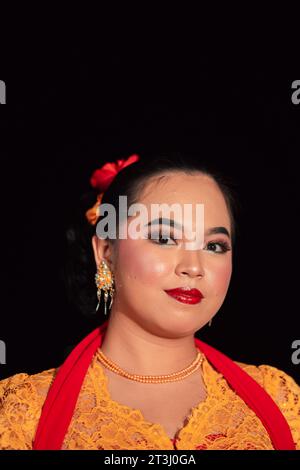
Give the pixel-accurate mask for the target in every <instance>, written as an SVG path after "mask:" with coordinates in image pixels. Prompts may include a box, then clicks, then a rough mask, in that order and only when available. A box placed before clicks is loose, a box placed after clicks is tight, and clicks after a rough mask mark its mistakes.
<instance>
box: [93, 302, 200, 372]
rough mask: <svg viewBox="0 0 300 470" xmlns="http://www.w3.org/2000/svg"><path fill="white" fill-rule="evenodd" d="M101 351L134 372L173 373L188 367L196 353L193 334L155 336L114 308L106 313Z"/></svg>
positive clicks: (125, 368) (120, 365)
mask: <svg viewBox="0 0 300 470" xmlns="http://www.w3.org/2000/svg"><path fill="white" fill-rule="evenodd" d="M101 350H102V351H103V353H104V354H105V355H106V356H107V357H108V358H109V359H110V360H111V361H113V362H114V363H116V364H117V365H118V366H119V367H121V368H122V369H124V370H125V371H127V372H129V373H132V374H138V375H164V374H171V373H173V372H177V371H179V370H181V369H184V368H185V367H187V366H189V365H190V364H191V363H192V362H193V361H194V360H195V358H196V355H197V352H198V349H197V348H196V346H195V341H194V335H189V336H186V337H183V338H167V337H163V336H158V335H157V334H154V333H152V332H149V331H148V330H146V329H145V328H143V327H142V326H141V325H139V324H137V323H136V322H135V321H134V320H132V319H131V318H129V317H128V316H126V315H125V314H124V313H121V312H119V311H116V310H112V311H111V313H110V318H109V321H108V326H107V330H106V333H105V337H104V339H103V342H102V345H101Z"/></svg>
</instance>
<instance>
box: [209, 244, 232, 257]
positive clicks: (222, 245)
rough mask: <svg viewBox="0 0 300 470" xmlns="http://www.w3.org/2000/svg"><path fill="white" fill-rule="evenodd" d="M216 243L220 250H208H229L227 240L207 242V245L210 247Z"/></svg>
mask: <svg viewBox="0 0 300 470" xmlns="http://www.w3.org/2000/svg"><path fill="white" fill-rule="evenodd" d="M217 245H219V247H221V250H219V251H215V250H208V251H213V252H214V253H219V254H222V253H226V251H230V250H231V248H230V246H229V244H228V243H227V242H224V241H215V242H208V244H207V247H211V246H212V247H215V246H217Z"/></svg>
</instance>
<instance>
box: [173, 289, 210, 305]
mask: <svg viewBox="0 0 300 470" xmlns="http://www.w3.org/2000/svg"><path fill="white" fill-rule="evenodd" d="M165 292H166V293H167V294H168V295H170V296H171V297H174V299H176V300H178V301H179V302H183V303H185V304H198V303H199V302H201V300H202V299H203V297H204V296H203V294H202V293H201V292H200V291H199V290H198V289H187V288H184V287H179V288H177V289H168V290H165Z"/></svg>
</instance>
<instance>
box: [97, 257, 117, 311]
mask: <svg viewBox="0 0 300 470" xmlns="http://www.w3.org/2000/svg"><path fill="white" fill-rule="evenodd" d="M95 282H96V286H97V298H98V305H97V307H96V312H97V310H98V308H99V305H100V300H101V292H102V290H103V291H104V302H105V303H104V315H106V314H107V308H106V304H107V299H108V294H110V299H111V300H110V305H109V310H110V308H111V306H112V303H113V298H114V292H115V289H114V276H113V273H112V272H111V270H110V269H109V267H108V266H107V264H106V262H105V261H104V260H102V261H101V263H100V265H99V266H98V269H97V274H96V275H95Z"/></svg>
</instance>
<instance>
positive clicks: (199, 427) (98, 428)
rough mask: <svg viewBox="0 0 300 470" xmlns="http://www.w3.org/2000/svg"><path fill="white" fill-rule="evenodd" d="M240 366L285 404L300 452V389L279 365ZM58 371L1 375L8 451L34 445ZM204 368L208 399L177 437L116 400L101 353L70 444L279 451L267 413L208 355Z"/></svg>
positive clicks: (0, 409)
mask: <svg viewBox="0 0 300 470" xmlns="http://www.w3.org/2000/svg"><path fill="white" fill-rule="evenodd" d="M238 365H240V366H241V367H243V368H244V370H245V371H246V372H247V373H248V374H249V375H251V376H252V377H253V378H254V379H255V380H256V381H257V382H258V383H259V384H260V385H262V386H263V387H264V388H265V390H266V391H267V392H268V393H269V394H270V395H271V396H272V398H273V399H274V400H275V402H276V403H277V404H278V406H279V407H280V409H281V411H282V412H283V414H284V415H285V417H286V419H287V421H288V423H289V425H290V428H291V432H292V435H293V439H294V442H295V444H296V448H297V449H298V450H300V387H299V386H298V385H297V384H296V383H295V381H294V380H293V379H292V378H291V377H289V376H288V375H287V374H285V373H284V372H283V371H280V370H278V369H277V368H275V367H271V366H268V365H261V366H258V367H257V366H253V365H247V364H242V363H238ZM56 372H57V369H50V370H47V371H43V372H41V373H39V374H35V375H28V374H24V373H21V374H16V375H14V376H12V377H9V378H8V379H5V380H2V381H0V449H20V450H21V449H22V450H25V449H32V443H33V440H34V436H35V432H36V429H37V425H38V421H39V418H40V415H41V409H42V406H43V403H44V401H45V398H46V396H47V392H48V390H49V388H50V385H51V383H52V381H53V380H54V378H55V375H56ZM202 372H203V379H204V382H205V386H206V390H207V397H206V399H205V400H204V401H203V402H201V403H200V404H199V405H198V406H196V407H194V408H192V409H191V411H190V414H189V416H187V417H186V420H185V423H184V426H183V427H182V428H181V429H180V431H179V432H178V433H177V435H176V439H175V440H174V441H173V440H171V439H170V438H169V436H168V435H167V433H166V431H165V429H164V427H163V426H162V425H160V424H159V423H151V422H149V421H147V420H146V419H145V418H144V416H143V414H142V412H141V411H140V410H138V409H133V408H130V407H128V406H126V405H123V404H120V403H118V402H116V401H113V400H112V399H111V397H110V395H109V391H108V387H107V376H106V375H105V373H104V371H103V368H102V365H101V364H100V363H99V361H97V360H96V356H95V357H94V359H93V361H92V363H91V365H90V367H89V370H88V373H87V374H86V377H85V379H84V382H83V385H82V388H81V392H80V395H79V397H78V401H77V404H76V408H75V411H74V414H73V417H72V420H71V423H70V426H69V429H68V432H67V434H66V436H65V439H64V442H63V446H62V449H65V450H67V449H68V450H71V449H74V450H76V449H78V450H80V449H85V450H88V449H90V450H95V449H99V450H118V449H119V450H120V449H122V450H123V449H124V450H125V449H128V450H172V449H179V450H216V449H218V450H243V449H244V450H247V449H249V450H258V449H265V450H268V449H269V450H272V449H273V446H272V443H271V441H270V438H269V435H268V433H267V431H266V429H265V428H264V426H263V424H262V423H261V421H260V419H259V418H258V417H257V416H256V415H255V413H254V412H253V411H252V410H251V409H249V408H248V406H247V405H246V404H245V403H244V401H243V400H241V399H240V398H239V396H238V395H237V394H236V393H235V392H234V391H233V390H232V389H231V388H230V386H229V385H228V383H227V382H226V380H225V379H224V377H223V376H222V375H221V374H220V373H218V372H217V371H216V370H215V369H214V368H213V367H212V366H211V364H210V363H209V362H208V361H207V360H206V358H205V359H204V361H203V364H202Z"/></svg>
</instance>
